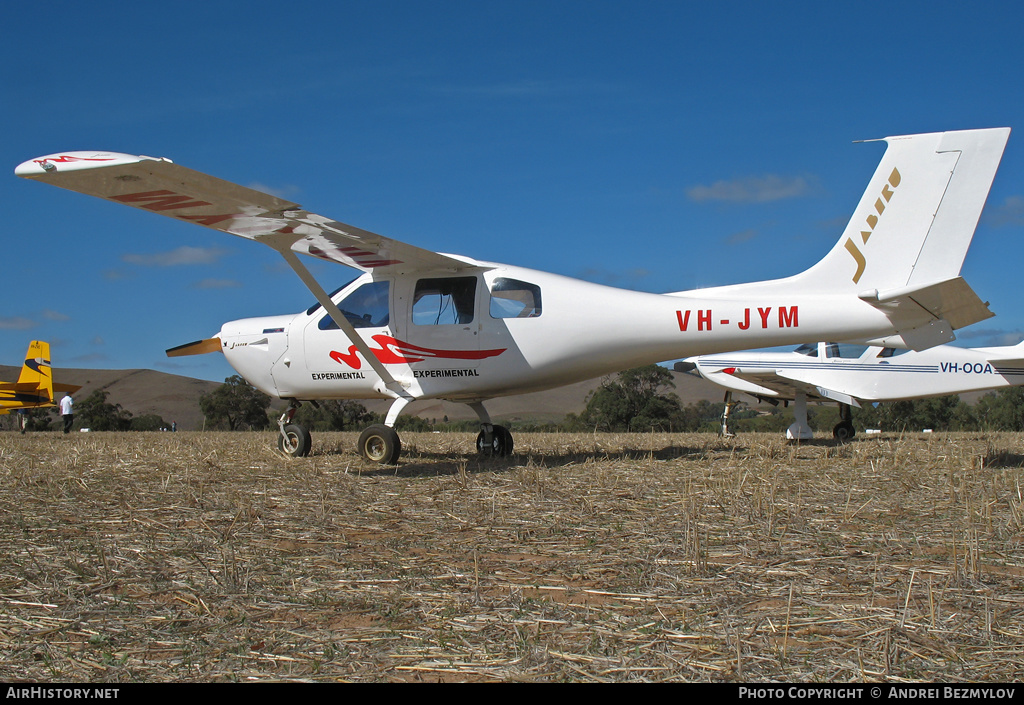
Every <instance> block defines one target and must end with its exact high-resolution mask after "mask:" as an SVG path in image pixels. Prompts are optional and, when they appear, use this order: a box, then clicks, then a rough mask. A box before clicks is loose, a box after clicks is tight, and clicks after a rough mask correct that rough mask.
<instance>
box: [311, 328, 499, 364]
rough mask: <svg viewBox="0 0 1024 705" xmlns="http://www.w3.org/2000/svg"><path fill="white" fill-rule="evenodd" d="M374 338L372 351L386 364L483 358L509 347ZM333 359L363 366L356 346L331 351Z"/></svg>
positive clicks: (385, 337) (380, 336) (383, 336)
mask: <svg viewBox="0 0 1024 705" xmlns="http://www.w3.org/2000/svg"><path fill="white" fill-rule="evenodd" d="M372 340H373V341H374V342H375V343H377V345H379V346H380V347H379V348H370V352H372V353H373V354H374V356H375V357H376V358H377V359H378V360H380V361H381V362H383V363H384V364H385V365H392V364H395V363H399V362H423V361H424V360H427V359H441V360H483V359H484V358H488V357H495V356H497V355H501V354H502V353H503V352H505V350H507V348H501V349H500V350H498V349H495V350H435V349H434V348H421V347H420V346H419V345H413V344H412V343H406V342H404V341H402V340H398V339H397V338H392V337H391V336H390V335H383V334H381V335H375V336H373V338H372ZM331 359H332V360H334V361H335V362H338V363H341V364H343V365H348V366H349V367H351V368H352V369H353V370H358V369H359V368H360V367H362V364H363V362H362V360H360V359H359V356H358V354H357V352H356V346H355V345H351V346H349V349H348V352H338V351H337V350H332V351H331Z"/></svg>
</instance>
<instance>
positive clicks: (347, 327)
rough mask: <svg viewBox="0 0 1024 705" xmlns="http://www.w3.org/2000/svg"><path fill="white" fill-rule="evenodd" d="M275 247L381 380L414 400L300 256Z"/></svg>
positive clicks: (394, 392) (388, 386)
mask: <svg viewBox="0 0 1024 705" xmlns="http://www.w3.org/2000/svg"><path fill="white" fill-rule="evenodd" d="M275 249H277V251H278V252H280V253H281V256H282V257H284V261H285V262H287V263H288V266H289V267H291V268H292V269H293V270H294V271H295V273H296V274H298V275H299V279H301V280H302V283H303V284H305V285H306V288H307V289H309V291H310V293H312V294H313V296H314V297H315V298H316V300H317V301H319V302H320V305H321V306H323V307H324V310H325V311H327V313H328V314H330V316H331V318H332V319H334V322H335V323H337V324H338V328H339V329H341V331H342V332H343V333H344V334H345V335H346V336H348V339H349V340H350V341H352V344H353V345H354V346H356V350H358V351H359V352H360V353H361V354H362V356H363V359H364V360H366V362H367V363H368V364H369V365H370V367H372V368H373V371H374V372H376V373H377V374H378V375H380V378H381V381H383V382H384V386H385V387H387V388H388V389H389V390H390V391H391V392H392V393H393V394H394V395H395V396H396V397H403V398H406V399H408V400H409V401H412V400H413V399H414V397H413V396H412V395H411V394H409V392H408V391H407V390H406V388H405V385H404V384H402V383H401V382H399V381H398V380H396V379H395V378H394V377H393V376H392V375H391V373H390V372H388V371H387V369H386V368H385V367H384V365H383V364H382V363H381V361H380V360H378V359H377V356H376V355H374V354H373V352H372V351H371V350H370V346H369V345H367V344H366V341H365V340H363V339H362V337H361V336H360V335H359V334H358V333H357V332H356V329H355V328H354V327H353V326H352V324H351V323H349V322H348V319H347V318H345V314H343V313H342V312H341V310H340V309H339V308H338V307H337V306H336V305H335V304H334V302H333V301H331V297H330V296H328V295H327V292H326V291H324V289H323V287H322V286H320V282H318V281H317V280H316V279H315V278H314V277H313V275H312V274H310V273H309V270H308V269H306V267H305V265H303V264H302V262H300V261H299V258H298V257H296V256H295V252H294V251H293V250H292V249H291V248H287V247H284V248H280V249H278V248H275Z"/></svg>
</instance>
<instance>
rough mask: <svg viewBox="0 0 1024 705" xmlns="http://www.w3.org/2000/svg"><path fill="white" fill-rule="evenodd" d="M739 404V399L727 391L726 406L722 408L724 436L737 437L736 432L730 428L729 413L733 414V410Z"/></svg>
mask: <svg viewBox="0 0 1024 705" xmlns="http://www.w3.org/2000/svg"><path fill="white" fill-rule="evenodd" d="M737 404H739V402H738V401H733V400H732V392H726V393H725V408H724V409H722V436H723V437H724V438H735V436H736V434H735V433H733V432H732V431H730V430H729V415H730V414H732V410H733V409H735V408H736V405H737Z"/></svg>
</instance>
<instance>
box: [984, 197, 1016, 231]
mask: <svg viewBox="0 0 1024 705" xmlns="http://www.w3.org/2000/svg"><path fill="white" fill-rule="evenodd" d="M985 221H986V222H988V223H989V224H991V225H993V226H995V227H999V226H1002V225H1024V196H1007V197H1006V200H1005V201H1003V202H1002V204H1001V205H998V206H995V207H993V208H992V209H991V210H989V209H986V210H985Z"/></svg>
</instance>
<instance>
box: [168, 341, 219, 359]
mask: <svg viewBox="0 0 1024 705" xmlns="http://www.w3.org/2000/svg"><path fill="white" fill-rule="evenodd" d="M220 348H221V343H220V338H206V339H205V340H196V341H194V342H191V343H185V344H184V345H178V346H177V347H173V348H171V349H170V350H167V357H184V356H185V355H204V354H206V353H212V352H220Z"/></svg>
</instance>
